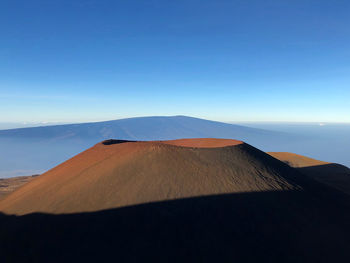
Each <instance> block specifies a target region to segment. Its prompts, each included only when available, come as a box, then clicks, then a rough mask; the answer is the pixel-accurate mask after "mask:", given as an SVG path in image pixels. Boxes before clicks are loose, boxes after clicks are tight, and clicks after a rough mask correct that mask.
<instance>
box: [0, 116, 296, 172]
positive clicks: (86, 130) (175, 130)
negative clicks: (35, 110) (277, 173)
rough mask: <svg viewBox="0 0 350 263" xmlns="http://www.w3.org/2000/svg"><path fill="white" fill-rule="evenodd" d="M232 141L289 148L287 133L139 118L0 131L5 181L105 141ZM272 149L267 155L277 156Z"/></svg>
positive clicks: (179, 118) (175, 118)
mask: <svg viewBox="0 0 350 263" xmlns="http://www.w3.org/2000/svg"><path fill="white" fill-rule="evenodd" d="M110 138H114V139H123V140H172V139H180V138H229V139H237V140H243V141H245V142H248V143H250V144H254V145H257V146H258V147H260V148H262V149H264V150H265V147H267V146H271V145H276V144H281V143H284V142H290V141H291V138H293V136H291V135H289V134H287V133H283V132H273V131H268V130H263V129H255V128H248V127H244V126H240V125H234V124H227V123H223V122H217V121H209V120H204V119H198V118H192V117H186V116H173V117H139V118H128V119H120V120H114V121H104V122H94V123H81V124H66V125H55V126H42V127H33V128H20V129H10V130H0V145H1V148H0V177H11V176H21V175H30V174H36V173H41V172H44V171H45V170H47V169H50V168H52V167H53V166H55V165H57V164H58V163H60V162H62V161H64V160H66V159H68V158H70V157H72V156H74V155H75V154H77V153H79V152H81V151H83V150H85V149H87V148H89V147H91V146H92V145H94V144H96V143H98V142H99V141H102V140H105V139H110ZM274 149H275V148H269V149H268V150H274Z"/></svg>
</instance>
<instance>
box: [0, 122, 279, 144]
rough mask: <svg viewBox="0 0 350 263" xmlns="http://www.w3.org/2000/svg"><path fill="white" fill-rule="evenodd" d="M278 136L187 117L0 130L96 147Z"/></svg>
mask: <svg viewBox="0 0 350 263" xmlns="http://www.w3.org/2000/svg"><path fill="white" fill-rule="evenodd" d="M281 134H282V133H281V132H271V131H267V130H263V129H256V128H249V127H245V126H241V125H235V124H228V123H223V122H217V121H209V120H204V119H198V118H192V117H186V116H172V117H139V118H128V119H120V120H113V121H104V122H93V123H80V124H66V125H55V126H42V127H32V128H20V129H10V130H0V137H2V138H6V137H11V138H21V139H22V138H40V139H55V140H62V139H64V140H66V139H72V140H81V139H92V140H96V143H97V142H98V141H101V140H104V139H108V138H118V139H124V140H169V139H178V138H199V137H202V138H204V137H215V138H230V137H236V138H238V139H246V140H249V139H251V136H262V137H264V136H271V135H274V136H277V135H281ZM254 138H255V137H254Z"/></svg>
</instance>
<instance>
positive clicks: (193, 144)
mask: <svg viewBox="0 0 350 263" xmlns="http://www.w3.org/2000/svg"><path fill="white" fill-rule="evenodd" d="M349 204H350V201H349V197H348V196H347V195H345V194H342V193H341V192H338V191H336V190H334V189H332V188H329V187H328V186H326V185H323V184H321V183H319V182H317V181H314V180H313V179H309V177H306V176H304V175H302V174H300V173H299V172H298V171H297V170H295V169H294V168H291V167H289V166H288V165H286V164H284V163H283V162H281V161H279V160H277V159H275V158H273V157H271V156H269V155H267V154H265V153H263V152H261V151H259V150H258V149H256V148H254V147H252V146H250V145H247V144H244V143H242V142H239V141H233V140H213V139H205V140H178V141H167V142H125V141H116V140H111V141H105V142H104V143H101V144H98V145H96V146H95V147H93V148H91V149H89V150H88V151H86V152H84V153H82V154H80V155H78V156H76V157H75V158H73V159H71V160H69V161H67V162H65V163H63V164H62V165H60V166H58V167H56V168H54V169H52V170H51V171H49V172H48V173H46V174H43V175H41V176H39V177H37V178H36V179H34V180H32V181H31V182H29V183H28V184H26V185H24V186H23V187H21V188H19V189H18V190H16V191H15V192H13V193H12V194H10V195H9V196H7V197H6V198H5V199H4V200H2V201H1V202H0V210H1V211H3V212H6V213H7V214H1V215H0V255H1V259H4V261H5V262H28V261H31V262H293V263H294V262H308V263H310V262H349V259H350V254H349V251H350V212H349V211H350V207H349ZM38 211H41V212H45V213H46V214H44V213H37V212H38ZM84 211H85V212H84ZM86 211H90V212H86ZM32 212H36V213H32ZM28 213H29V214H28ZM30 213H32V214H30ZM48 213H50V214H48ZM65 213H69V214H65ZM10 214H18V215H17V216H16V215H10ZM19 215H20V216H19Z"/></svg>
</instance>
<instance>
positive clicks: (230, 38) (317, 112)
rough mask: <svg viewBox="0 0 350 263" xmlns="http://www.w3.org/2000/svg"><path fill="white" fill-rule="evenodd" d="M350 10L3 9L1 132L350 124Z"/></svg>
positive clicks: (330, 5) (122, 5)
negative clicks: (42, 124) (144, 122)
mask: <svg viewBox="0 0 350 263" xmlns="http://www.w3.org/2000/svg"><path fill="white" fill-rule="evenodd" d="M349 14H350V1H348V0H344V1H337V0H335V1H329V0H327V1H323V0H314V1H307V0H301V1H298V0H291V1H282V0H276V1H268V0H267V1H261V0H257V1H249V0H242V1H234V0H232V1H222V0H212V1H205V0H202V1H200V0H196V1H195V0H178V1H166V0H159V1H150V0H149V1H142V0H127V1H122V0H120V1H116V0H115V1H102V0H99V1H98V0H96V1H95V0H91V1H89V0H85V1H77V0H67V1H64V0H60V1H58V0H42V1H36V0H31V1H16V0H2V1H1V2H0V122H22V121H27V122H39V121H67V122H72V121H73V122H75V121H95V120H107V119H116V118H122V117H131V116H144V115H178V114H181V115H191V116H197V117H203V118H208V119H216V120H222V121H334V122H350V15H349Z"/></svg>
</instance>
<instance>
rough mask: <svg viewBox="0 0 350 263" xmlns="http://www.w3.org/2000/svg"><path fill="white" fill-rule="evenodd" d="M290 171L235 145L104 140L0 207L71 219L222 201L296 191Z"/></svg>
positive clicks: (205, 141) (242, 145) (213, 141)
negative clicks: (197, 200) (213, 198)
mask: <svg viewBox="0 0 350 263" xmlns="http://www.w3.org/2000/svg"><path fill="white" fill-rule="evenodd" d="M294 175H295V170H293V169H291V168H289V167H288V166H286V165H284V164H283V163H281V162H280V161H278V160H275V159H274V158H271V157H270V156H269V155H267V154H265V153H263V152H261V151H259V150H257V149H255V148H253V147H251V146H249V145H247V144H245V143H242V142H240V141H235V140H223V139H185V140H175V141H164V142H125V141H114V140H109V141H105V142H103V143H100V144H97V145H95V146H94V147H92V148H90V149H89V150H87V151H85V152H83V153H81V154H79V155H77V156H76V157H74V158H72V159H70V160H68V161H67V162H65V163H63V164H61V165H59V166H57V167H55V168H54V169H52V170H50V171H48V172H47V173H45V174H43V175H41V176H39V177H38V178H37V179H35V180H33V181H31V182H29V183H28V184H26V185H24V186H23V187H22V188H20V189H18V190H17V191H15V192H13V193H12V194H10V195H9V196H8V197H7V198H6V199H4V200H3V201H1V202H0V210H1V211H4V212H6V213H15V214H26V213H31V212H38V211H40V212H48V213H73V212H82V211H97V210H102V209H109V208H115V207H121V206H127V205H133V204H140V203H148V202H152V201H160V200H170V199H178V198H184V197H194V196H204V195H212V194H223V193H239V192H257V191H279V190H295V189H301V188H302V186H300V185H297V184H295V183H294V181H293V180H294V179H293V178H294Z"/></svg>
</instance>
